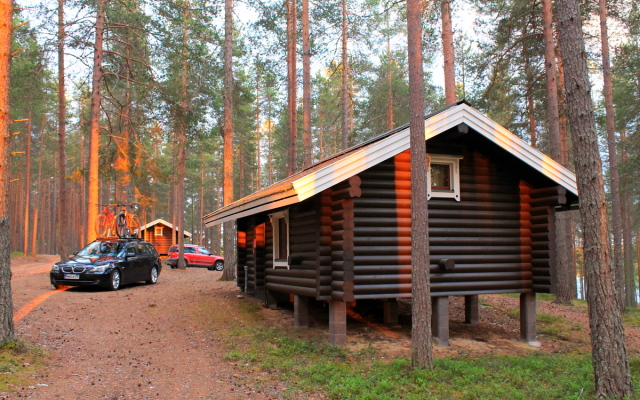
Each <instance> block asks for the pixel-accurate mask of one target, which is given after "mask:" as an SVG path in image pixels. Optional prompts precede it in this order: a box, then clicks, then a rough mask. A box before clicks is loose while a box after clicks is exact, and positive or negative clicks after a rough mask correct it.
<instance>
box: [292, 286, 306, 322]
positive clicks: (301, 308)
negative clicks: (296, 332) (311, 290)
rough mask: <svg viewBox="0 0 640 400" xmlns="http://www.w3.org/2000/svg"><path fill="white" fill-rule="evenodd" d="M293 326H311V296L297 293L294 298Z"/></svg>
mask: <svg viewBox="0 0 640 400" xmlns="http://www.w3.org/2000/svg"><path fill="white" fill-rule="evenodd" d="M293 326H294V327H296V328H308V327H309V298H308V297H307V296H299V295H297V294H296V295H295V296H294V298H293Z"/></svg>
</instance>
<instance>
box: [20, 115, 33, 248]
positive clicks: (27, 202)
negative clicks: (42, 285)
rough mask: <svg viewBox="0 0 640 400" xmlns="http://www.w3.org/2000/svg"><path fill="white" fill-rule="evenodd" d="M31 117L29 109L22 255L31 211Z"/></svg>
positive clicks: (25, 244) (27, 235) (26, 241)
mask: <svg viewBox="0 0 640 400" xmlns="http://www.w3.org/2000/svg"><path fill="white" fill-rule="evenodd" d="M32 117H33V113H32V111H31V109H29V114H28V117H27V118H28V119H29V120H28V121H27V132H26V137H25V138H26V141H27V143H26V149H25V188H26V190H25V193H24V222H23V226H22V229H23V233H24V239H23V241H22V242H23V243H22V246H23V247H22V254H23V255H25V256H26V255H27V254H29V217H30V211H31V207H30V205H31V127H32V126H33V124H32V123H31V118H32Z"/></svg>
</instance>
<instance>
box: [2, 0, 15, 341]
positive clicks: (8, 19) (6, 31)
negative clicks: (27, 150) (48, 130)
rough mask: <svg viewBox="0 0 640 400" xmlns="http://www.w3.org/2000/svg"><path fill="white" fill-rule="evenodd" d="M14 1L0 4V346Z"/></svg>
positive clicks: (6, 290) (7, 312)
mask: <svg viewBox="0 0 640 400" xmlns="http://www.w3.org/2000/svg"><path fill="white" fill-rule="evenodd" d="M12 14H13V1H11V0H9V1H3V2H0V344H2V343H5V342H6V341H8V340H13V338H14V335H15V332H14V326H13V300H12V298H11V259H10V257H11V248H10V246H11V236H10V233H11V224H10V218H11V217H10V215H9V213H10V210H9V179H10V170H9V151H10V147H9V146H10V140H9V127H10V125H11V108H10V107H11V106H10V103H9V91H10V87H11V85H10V77H11V31H12V23H13V21H12Z"/></svg>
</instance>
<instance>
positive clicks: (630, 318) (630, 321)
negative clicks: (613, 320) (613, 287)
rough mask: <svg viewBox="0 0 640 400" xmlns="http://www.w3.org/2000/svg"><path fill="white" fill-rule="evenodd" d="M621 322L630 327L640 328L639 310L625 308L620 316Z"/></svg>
mask: <svg viewBox="0 0 640 400" xmlns="http://www.w3.org/2000/svg"><path fill="white" fill-rule="evenodd" d="M622 322H623V323H624V324H625V325H628V326H632V327H636V328H637V327H640V309H638V308H631V307H627V309H626V310H625V313H624V314H623V315H622Z"/></svg>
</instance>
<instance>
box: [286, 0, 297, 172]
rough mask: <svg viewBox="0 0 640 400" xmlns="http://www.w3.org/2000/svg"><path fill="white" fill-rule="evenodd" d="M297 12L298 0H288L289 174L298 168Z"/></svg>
mask: <svg viewBox="0 0 640 400" xmlns="http://www.w3.org/2000/svg"><path fill="white" fill-rule="evenodd" d="M296 13H297V7H296V0H287V68H288V69H287V71H288V73H287V85H288V86H287V87H288V98H287V121H288V126H289V143H288V144H289V149H288V150H289V161H288V163H287V176H291V175H293V174H294V173H295V172H296V171H297V170H298V165H297V162H298V111H297V109H298V106H297V87H298V74H297V71H296V44H297V40H296V37H297V35H296V34H297V14H296Z"/></svg>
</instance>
